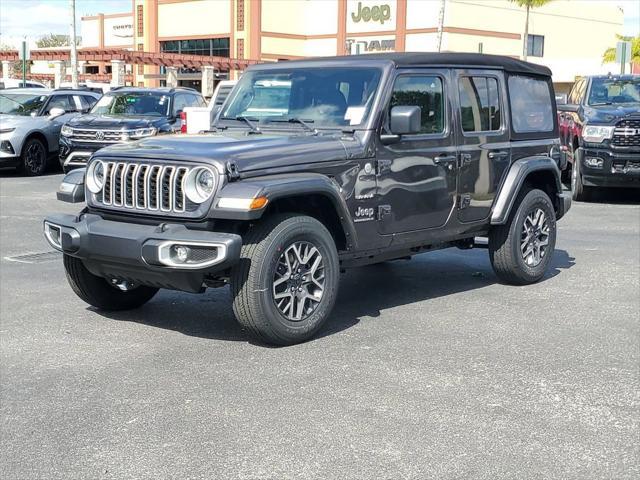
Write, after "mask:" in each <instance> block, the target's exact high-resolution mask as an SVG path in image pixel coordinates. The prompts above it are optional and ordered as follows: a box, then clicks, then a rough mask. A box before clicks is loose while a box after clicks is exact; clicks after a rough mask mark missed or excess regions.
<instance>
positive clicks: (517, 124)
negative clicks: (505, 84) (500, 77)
mask: <svg viewBox="0 0 640 480" xmlns="http://www.w3.org/2000/svg"><path fill="white" fill-rule="evenodd" d="M509 103H510V106H511V125H512V128H513V131H514V132H515V133H520V134H540V133H552V132H554V130H555V116H554V101H553V91H552V90H551V87H550V85H549V82H547V80H546V79H538V78H533V77H526V76H518V75H513V76H510V77H509Z"/></svg>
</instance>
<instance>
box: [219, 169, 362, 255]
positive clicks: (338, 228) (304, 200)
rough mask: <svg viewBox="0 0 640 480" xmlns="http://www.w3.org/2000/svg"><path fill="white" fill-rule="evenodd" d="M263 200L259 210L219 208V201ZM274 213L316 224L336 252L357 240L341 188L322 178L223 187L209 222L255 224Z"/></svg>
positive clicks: (242, 182)
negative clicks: (305, 217) (297, 216)
mask: <svg viewBox="0 0 640 480" xmlns="http://www.w3.org/2000/svg"><path fill="white" fill-rule="evenodd" d="M259 197H266V198H267V200H268V202H267V204H266V206H265V207H264V208H262V209H259V210H240V209H233V210H232V209H228V208H220V207H219V206H218V204H219V202H220V200H221V199H223V198H224V199H254V198H259ZM277 213H298V214H301V215H308V216H310V217H313V218H315V219H317V220H319V221H320V222H321V223H322V224H324V225H325V227H327V229H328V230H329V232H330V233H331V235H332V236H333V238H334V240H335V242H336V247H337V249H338V250H353V249H354V248H356V244H357V237H356V232H355V228H354V226H353V223H352V222H351V217H350V215H349V210H348V207H347V204H346V200H345V198H344V197H343V196H342V194H341V191H340V187H339V186H338V185H337V184H336V183H335V182H334V181H333V180H331V179H330V178H329V177H327V176H325V175H321V174H315V173H308V174H289V175H274V176H268V177H260V178H252V179H246V180H240V181H237V182H232V183H229V184H227V185H225V186H224V187H223V188H222V190H221V191H220V193H219V195H218V199H217V200H216V202H215V203H214V207H213V208H212V210H211V212H210V216H211V217H212V218H219V219H225V220H232V221H233V220H236V221H237V220H240V221H254V222H255V221H258V220H260V219H262V218H266V217H268V216H270V215H273V214H277Z"/></svg>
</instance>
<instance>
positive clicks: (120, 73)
mask: <svg viewBox="0 0 640 480" xmlns="http://www.w3.org/2000/svg"><path fill="white" fill-rule="evenodd" d="M123 85H124V60H111V86H112V87H122V86H123Z"/></svg>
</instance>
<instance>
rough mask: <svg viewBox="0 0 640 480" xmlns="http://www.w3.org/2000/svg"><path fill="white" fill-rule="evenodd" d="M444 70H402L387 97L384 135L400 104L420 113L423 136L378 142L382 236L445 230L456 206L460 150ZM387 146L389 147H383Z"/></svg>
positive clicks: (448, 83) (378, 178)
mask: <svg viewBox="0 0 640 480" xmlns="http://www.w3.org/2000/svg"><path fill="white" fill-rule="evenodd" d="M449 88H450V72H449V71H448V70H446V69H411V70H406V71H403V70H400V71H398V73H397V76H396V78H395V80H394V85H393V90H392V92H391V93H390V94H389V97H388V98H387V103H386V108H385V118H384V119H383V125H382V128H381V133H382V134H388V133H390V131H389V114H390V112H391V109H392V108H393V107H395V106H398V105H409V106H418V107H420V108H421V109H422V124H421V132H420V133H418V134H415V135H403V136H401V137H400V138H399V139H398V140H396V141H394V142H393V143H389V142H383V141H381V140H380V138H378V148H377V199H378V202H377V203H378V212H377V216H378V220H379V221H378V225H379V227H378V228H379V231H380V233H381V234H391V233H401V232H410V231H415V230H424V229H429V228H437V227H441V226H443V225H444V224H445V223H446V222H447V219H448V218H449V216H450V215H451V212H452V210H453V209H454V207H455V194H456V170H457V148H456V146H455V142H454V131H453V129H452V128H451V125H452V117H451V112H452V109H451V105H450V103H449V100H448V99H449V97H450V95H449V94H448V91H449ZM385 143H386V144H385Z"/></svg>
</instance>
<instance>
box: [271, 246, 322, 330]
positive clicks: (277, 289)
mask: <svg viewBox="0 0 640 480" xmlns="http://www.w3.org/2000/svg"><path fill="white" fill-rule="evenodd" d="M324 287H325V272H324V260H323V258H322V255H321V254H320V251H319V250H318V249H317V248H316V247H315V246H314V245H313V244H311V243H309V242H306V241H299V242H295V243H293V244H291V245H290V246H288V247H287V248H286V249H285V250H284V252H283V253H282V255H280V258H279V259H278V264H277V266H276V271H275V274H274V278H273V287H272V289H273V300H274V302H275V304H276V307H277V308H278V310H279V311H280V313H281V314H282V315H284V316H285V317H286V318H287V319H289V320H292V321H296V322H298V321H301V320H304V319H306V318H307V317H309V315H311V314H312V313H313V312H314V311H315V309H316V307H317V306H318V304H319V303H320V301H321V300H322V296H323V294H324Z"/></svg>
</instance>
